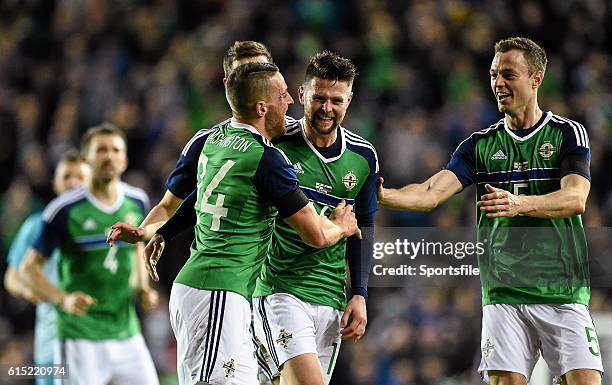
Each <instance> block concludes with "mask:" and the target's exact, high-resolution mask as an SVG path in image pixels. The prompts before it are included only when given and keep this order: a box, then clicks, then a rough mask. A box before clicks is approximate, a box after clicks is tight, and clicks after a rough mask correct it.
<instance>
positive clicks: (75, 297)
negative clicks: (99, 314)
mask: <svg viewBox="0 0 612 385" xmlns="http://www.w3.org/2000/svg"><path fill="white" fill-rule="evenodd" d="M46 261H47V259H46V258H45V256H43V255H42V254H40V253H39V252H38V251H36V250H35V249H32V248H31V249H29V250H28V252H27V254H26V257H25V259H24V261H23V263H22V264H21V265H20V267H19V269H20V272H21V274H22V276H23V278H24V281H25V283H26V284H27V285H28V287H29V288H30V289H32V291H33V292H34V293H35V294H36V295H37V296H39V297H41V298H42V299H43V300H45V301H49V302H51V303H54V304H57V305H59V306H61V307H62V308H63V309H64V310H65V311H66V312H67V313H70V314H75V315H82V314H85V313H86V312H87V309H88V308H89V307H90V306H91V305H93V304H95V303H96V300H95V299H94V298H93V297H91V296H89V295H87V294H85V293H81V292H73V293H67V292H65V291H63V290H62V289H60V288H58V287H57V286H55V285H53V284H52V283H51V282H49V280H48V279H47V277H46V276H45V273H44V272H43V269H42V267H43V265H44V263H45V262H46Z"/></svg>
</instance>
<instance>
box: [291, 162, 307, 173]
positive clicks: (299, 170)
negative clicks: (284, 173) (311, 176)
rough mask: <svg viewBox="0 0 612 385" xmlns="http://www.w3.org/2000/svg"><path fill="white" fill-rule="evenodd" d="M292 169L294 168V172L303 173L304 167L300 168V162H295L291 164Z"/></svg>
mask: <svg viewBox="0 0 612 385" xmlns="http://www.w3.org/2000/svg"><path fill="white" fill-rule="evenodd" d="M293 169H294V170H295V173H296V174H303V173H304V169H303V168H302V165H301V164H300V162H297V163H296V164H294V165H293Z"/></svg>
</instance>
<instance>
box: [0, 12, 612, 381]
mask: <svg viewBox="0 0 612 385" xmlns="http://www.w3.org/2000/svg"><path fill="white" fill-rule="evenodd" d="M611 8H612V2H610V1H605V0H585V1H571V0H560V1H555V0H550V1H521V2H515V1H501V0H494V1H486V2H485V1H482V2H481V1H467V0H463V1H462V0H446V1H444V0H439V1H411V2H408V1H391V0H387V1H380V0H379V1H376V0H362V1H357V0H354V1H340V0H336V1H334V0H302V1H294V2H286V1H259V0H233V1H222V0H218V1H197V2H192V1H171V0H159V1H111V0H57V1H45V0H29V1H25V0H24V1H19V0H7V1H2V2H0V143H1V149H0V170H2V173H0V210H1V212H2V216H1V219H0V238H1V241H2V247H1V248H0V260H1V262H0V273H2V274H3V272H4V270H5V267H6V262H5V256H6V252H7V249H8V246H9V245H10V242H11V240H12V237H13V236H14V234H15V232H16V231H17V229H18V227H19V226H20V225H21V224H22V222H23V220H24V219H25V218H26V217H27V216H28V215H29V214H30V213H32V212H33V211H35V210H40V209H41V208H42V207H43V205H44V204H45V203H46V202H48V201H49V199H51V198H52V191H51V186H50V177H51V172H52V169H53V166H54V164H55V162H56V160H57V159H58V157H59V156H60V155H61V154H62V153H63V152H64V151H65V150H67V149H68V148H70V147H73V146H76V145H77V143H78V139H79V136H80V134H82V133H83V132H84V130H85V129H86V128H87V127H88V126H90V125H94V124H97V123H99V122H101V121H103V120H108V121H111V122H114V123H115V124H117V125H118V126H119V127H121V128H123V129H124V130H125V131H126V133H127V136H128V138H129V147H128V148H129V160H130V167H129V170H128V172H127V174H126V175H125V179H126V180H127V181H128V182H129V183H132V184H134V185H137V186H140V187H142V188H144V189H145V190H146V191H147V192H148V193H149V194H150V196H151V201H152V202H153V203H154V202H157V201H158V199H159V198H160V196H161V194H162V193H163V182H164V180H165V178H166V176H167V175H168V172H169V171H170V170H171V169H172V168H173V166H174V162H175V160H176V159H177V156H178V154H179V153H180V151H181V149H182V147H183V145H184V144H185V143H186V142H187V141H188V139H189V138H190V137H191V135H192V134H193V133H194V132H195V131H196V130H197V129H200V128H203V127H207V126H210V125H212V124H214V123H216V122H218V121H221V120H223V119H225V118H226V117H227V116H228V115H229V112H230V111H229V108H228V106H227V104H226V101H225V98H224V93H223V86H222V82H221V79H222V77H223V72H222V66H221V60H222V57H223V54H224V52H225V50H226V49H227V47H228V46H229V45H230V44H231V43H233V42H234V41H235V40H258V41H261V42H264V43H265V44H266V45H267V46H268V47H269V48H270V50H271V52H272V55H273V56H274V58H275V61H276V63H277V64H278V65H279V67H280V68H281V71H282V72H283V73H284V74H285V77H286V79H287V83H288V85H289V87H290V90H291V94H292V96H293V97H294V98H295V97H296V96H297V91H296V90H297V87H298V85H299V83H300V80H301V79H302V77H303V71H304V69H305V65H306V63H307V60H308V59H309V57H310V56H311V55H312V54H313V53H314V52H316V51H318V50H321V49H331V50H334V51H337V52H339V53H340V54H342V55H345V56H348V57H350V58H352V59H353V60H354V61H355V63H356V65H357V67H358V69H359V71H360V76H359V77H358V79H357V80H356V83H355V86H354V91H355V96H354V98H353V102H352V104H351V106H350V108H349V111H348V114H347V118H346V120H345V124H344V126H345V127H348V128H349V129H351V130H353V131H355V132H357V133H359V134H360V135H362V136H364V137H366V138H368V139H369V140H370V141H372V143H374V145H375V146H376V147H377V149H378V152H379V158H380V165H381V175H383V176H384V177H385V178H386V184H387V185H388V186H398V185H400V184H405V183H408V182H414V181H421V180H423V179H425V178H426V177H428V176H430V175H431V174H433V173H434V172H436V171H437V170H439V169H440V168H441V167H442V166H443V165H444V164H445V163H446V161H447V159H448V157H449V155H450V153H451V152H452V150H453V149H454V148H455V147H456V145H457V144H458V143H459V141H460V140H461V139H463V138H464V137H466V136H467V135H469V134H470V133H471V132H473V131H475V130H477V129H481V128H484V127H486V126H488V125H489V124H490V123H492V122H494V121H496V120H497V119H499V117H500V114H499V113H498V111H497V110H496V107H495V104H494V100H493V98H492V95H491V92H490V89H489V84H488V81H489V77H488V69H489V65H490V61H491V59H492V56H493V50H492V47H493V44H494V42H495V41H496V40H498V39H500V38H503V37H508V36H516V35H523V36H528V37H532V38H533V39H534V40H536V41H537V42H539V43H541V44H542V45H543V46H544V47H545V49H546V51H547V53H548V58H549V65H548V70H547V72H546V77H545V81H544V84H543V86H542V89H541V92H540V105H541V106H542V107H543V109H544V110H552V111H554V112H555V113H557V114H560V115H564V116H567V117H570V118H572V119H575V120H578V121H580V122H582V123H584V125H585V126H586V128H587V130H588V132H589V135H590V138H591V146H592V147H591V154H592V155H591V156H592V189H591V195H590V198H589V202H588V208H587V212H586V213H585V215H584V221H585V223H586V225H587V226H589V227H597V228H603V227H607V226H609V225H610V224H611V223H612V195H611V194H610V192H611V191H612V189H611V184H612V178H610V176H609V172H610V171H609V168H608V165H609V164H612V141H611V140H610V135H611V134H612V131H611V129H612V125H611V120H612V107H611V106H612V88H611V79H612V77H611V76H610V75H611V69H610V68H612V67H610V65H609V63H610V59H611V58H610V47H611V46H612V36H611V33H612V26H611V23H610V21H611V20H610V9H611ZM301 114H302V109H301V106H300V105H299V104H298V105H295V106H293V107H292V108H291V109H290V115H292V116H294V117H301V116H302V115H301ZM473 202H474V195H473V192H470V191H468V192H467V193H463V194H460V195H459V196H457V197H455V198H453V200H452V201H451V202H450V203H449V204H446V205H444V206H443V207H441V208H439V209H436V210H434V211H433V212H431V213H429V214H410V213H394V212H390V211H386V210H380V212H379V214H378V218H377V223H378V224H379V225H385V226H473V224H474V217H475V215H474V214H475V210H474V203H473ZM184 238H188V235H185V237H184ZM184 243H185V242H184V240H182V241H181V240H179V241H177V242H176V243H174V244H172V245H170V246H169V249H170V250H171V253H170V255H165V257H164V260H163V263H161V264H160V269H162V271H161V272H160V275H161V276H162V285H160V287H159V289H160V292H161V293H162V305H161V307H160V309H159V310H157V311H155V312H152V313H148V314H145V315H143V318H142V320H143V325H144V329H145V334H146V337H147V339H148V343H149V347H150V350H151V352H152V354H153V357H154V360H155V362H156V365H157V368H158V370H159V372H160V374H161V375H162V382H163V383H164V384H172V383H173V380H172V379H173V372H174V370H175V369H174V365H175V362H174V355H175V350H174V349H175V347H174V338H173V336H172V334H171V331H170V329H169V325H168V315H167V311H166V309H167V307H166V305H167V295H168V292H169V287H170V284H171V281H172V279H173V277H174V274H175V273H176V272H177V271H178V269H179V268H180V265H181V263H182V261H183V260H184V259H185V257H186V255H185V251H184V250H185V247H184ZM164 302H165V303H164ZM591 308H592V310H593V311H594V312H599V313H602V312H603V313H606V312H612V291H611V290H610V289H609V288H599V289H597V290H595V291H594V292H593V296H592V300H591ZM0 310H1V312H0V363H28V362H32V351H31V346H32V344H31V340H32V330H33V307H32V306H29V305H27V304H26V303H24V302H23V301H20V300H15V299H14V298H11V297H9V296H8V295H7V294H6V292H5V291H4V290H3V289H2V291H1V292H0ZM368 310H369V321H370V322H369V325H368V330H367V334H366V338H365V339H364V340H363V341H361V342H359V343H358V344H354V343H350V342H349V343H345V344H343V349H342V350H341V354H340V358H339V361H338V364H337V367H336V371H335V373H334V379H333V384H336V385H340V384H356V385H359V384H364V385H365V384H368V385H370V384H380V385H410V384H419V385H437V384H476V383H478V380H477V378H476V377H475V375H474V369H473V367H474V364H475V363H476V361H477V359H478V357H479V349H478V347H479V334H480V314H481V312H480V293H479V288H478V286H477V285H473V282H472V284H471V285H470V284H466V285H464V286H463V287H461V288H456V287H455V288H452V287H451V288H445V287H423V288H416V289H415V288H412V289H402V288H396V289H389V288H386V289H383V288H378V289H376V288H374V289H372V290H371V298H370V301H369V306H368ZM610 343H611V344H612V342H610ZM20 383H23V382H20Z"/></svg>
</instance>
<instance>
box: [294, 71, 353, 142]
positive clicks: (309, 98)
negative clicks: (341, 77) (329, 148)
mask: <svg viewBox="0 0 612 385" xmlns="http://www.w3.org/2000/svg"><path fill="white" fill-rule="evenodd" d="M351 89H352V85H351V83H350V82H348V81H336V80H325V79H321V78H318V77H313V78H311V79H310V80H309V81H307V82H305V83H304V85H302V86H301V87H300V103H302V104H303V105H304V116H305V118H306V119H305V120H306V124H307V125H308V127H309V128H311V129H312V130H313V131H314V132H316V133H317V134H318V135H321V136H325V135H329V134H331V133H332V132H334V131H335V130H336V129H337V128H338V126H339V125H340V124H341V123H342V120H344V115H345V114H346V110H347V108H348V106H349V104H350V103H351V99H352V98H353V92H352V91H351Z"/></svg>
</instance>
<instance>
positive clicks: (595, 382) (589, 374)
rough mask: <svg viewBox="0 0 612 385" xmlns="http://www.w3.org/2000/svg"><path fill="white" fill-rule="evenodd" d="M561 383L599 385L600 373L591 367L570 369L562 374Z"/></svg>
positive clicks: (567, 384)
mask: <svg viewBox="0 0 612 385" xmlns="http://www.w3.org/2000/svg"><path fill="white" fill-rule="evenodd" d="M562 384H566V385H601V373H600V372H598V371H597V370H591V369H578V370H572V371H569V372H568V373H566V374H565V375H563V377H562Z"/></svg>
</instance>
